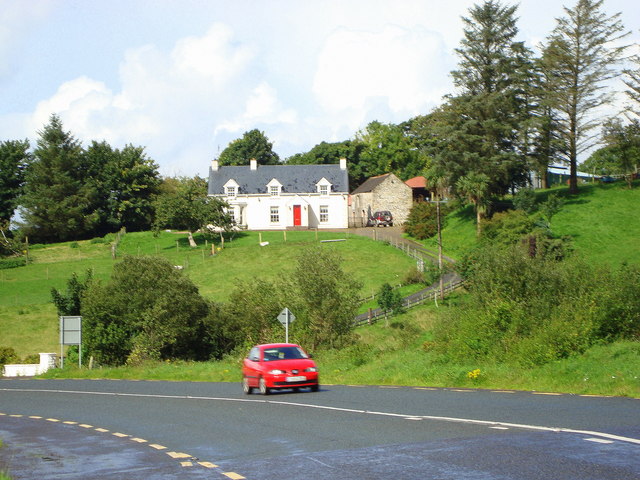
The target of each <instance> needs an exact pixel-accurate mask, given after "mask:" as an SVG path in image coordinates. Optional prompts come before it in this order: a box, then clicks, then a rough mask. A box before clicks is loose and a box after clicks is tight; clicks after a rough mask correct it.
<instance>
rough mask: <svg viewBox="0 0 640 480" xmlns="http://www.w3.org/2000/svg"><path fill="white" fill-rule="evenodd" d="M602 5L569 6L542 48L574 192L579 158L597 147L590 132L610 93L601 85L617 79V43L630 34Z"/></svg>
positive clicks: (581, 1) (595, 0)
mask: <svg viewBox="0 0 640 480" xmlns="http://www.w3.org/2000/svg"><path fill="white" fill-rule="evenodd" d="M603 2H604V0H578V3H577V5H576V6H575V7H574V8H566V7H565V9H564V10H565V16H564V17H562V18H559V19H558V20H557V25H556V27H555V29H554V30H553V32H552V33H551V35H550V36H549V38H548V39H547V41H546V43H545V45H544V54H543V60H544V65H543V67H544V69H545V71H546V72H547V73H548V78H549V79H550V82H549V85H548V89H547V91H546V99H547V103H548V105H550V106H551V108H552V109H553V110H554V111H555V113H556V118H557V120H558V123H559V127H560V128H559V132H560V135H561V137H562V143H563V145H564V146H565V149H564V152H563V156H564V159H565V160H566V161H567V162H568V163H569V166H570V173H571V175H570V180H569V191H570V192H571V193H577V191H578V181H577V179H578V177H577V165H578V156H579V155H580V153H582V152H584V151H585V150H587V149H589V148H590V147H592V146H593V145H594V143H595V137H596V135H595V134H592V133H591V131H592V130H593V129H594V128H596V127H598V126H599V125H600V124H601V123H602V122H601V120H600V119H598V118H595V117H594V116H593V115H592V114H593V111H594V109H597V108H598V107H601V106H602V105H605V104H607V103H608V102H609V101H610V98H611V95H612V93H611V92H608V91H606V90H604V86H603V84H604V83H605V82H606V81H607V80H610V79H612V78H614V77H616V76H618V75H619V72H618V71H617V70H616V69H615V66H616V65H617V63H618V62H619V61H620V59H621V58H622V55H623V53H624V51H625V49H626V46H621V45H615V43H616V42H618V41H619V40H620V39H622V38H623V37H625V36H626V35H627V33H625V32H624V26H623V24H622V22H621V20H620V16H621V14H620V13H617V14H615V15H613V16H607V15H606V14H605V13H604V12H603V10H602V4H603Z"/></svg>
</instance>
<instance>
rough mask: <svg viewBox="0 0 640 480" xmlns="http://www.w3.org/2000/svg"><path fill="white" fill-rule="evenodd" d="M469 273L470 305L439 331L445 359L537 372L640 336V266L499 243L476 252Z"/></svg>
mask: <svg viewBox="0 0 640 480" xmlns="http://www.w3.org/2000/svg"><path fill="white" fill-rule="evenodd" d="M465 275H466V277H467V279H468V281H467V284H466V285H467V288H468V289H469V291H470V296H469V298H468V300H467V302H466V303H464V304H462V305H460V307H459V308H457V309H451V310H448V311H445V313H444V314H443V316H442V318H441V319H440V320H439V321H438V322H437V324H436V326H435V328H434V349H435V350H436V351H437V352H438V353H439V354H440V355H441V356H442V357H443V358H447V359H452V360H457V361H468V360H469V359H478V358H491V359H492V360H496V361H507V362H515V363H519V364H521V365H524V366H532V365H540V364H543V363H546V362H549V361H552V360H556V359H561V358H566V357H569V356H571V355H576V354H581V353H583V352H584V351H586V350H587V349H588V348H589V347H590V346H592V345H594V344H595V343H596V342H600V341H611V340H617V339H624V338H630V339H635V338H639V337H640V299H639V298H638V297H639V296H638V293H637V292H638V291H640V268H638V267H629V266H624V267H622V268H621V269H619V270H617V271H610V270H609V269H608V268H605V267H598V266H592V265H590V264H588V263H586V262H584V261H582V260H580V259H578V258H570V259H566V260H562V261H556V260H553V259H550V258H547V257H543V256H537V257H530V256H528V255H527V254H526V252H524V251H523V250H522V249H521V248H519V247H518V246H512V247H509V248H504V247H501V246H495V245H494V246H484V247H482V248H480V249H478V250H477V251H476V252H475V254H474V256H473V261H467V262H466V266H465Z"/></svg>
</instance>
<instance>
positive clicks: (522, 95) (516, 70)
mask: <svg viewBox="0 0 640 480" xmlns="http://www.w3.org/2000/svg"><path fill="white" fill-rule="evenodd" d="M603 3H604V0H578V1H577V3H576V5H575V6H574V7H573V8H565V9H564V16H562V17H560V18H558V19H557V22H556V26H555V28H554V29H553V31H552V32H551V33H550V34H549V35H548V36H547V38H546V39H545V40H544V41H543V42H542V44H541V45H540V46H539V47H540V49H539V50H540V53H539V54H538V55H536V54H535V53H534V51H533V50H532V49H531V48H529V47H528V46H527V45H525V44H524V42H522V41H520V40H519V39H518V26H517V20H518V19H517V16H516V15H517V8H518V7H517V6H506V5H504V4H502V3H501V2H500V1H498V0H487V1H484V2H483V3H481V4H477V5H474V6H473V7H471V8H470V9H469V11H468V15H467V16H465V17H463V25H464V30H463V38H462V39H461V41H460V46H459V47H458V48H457V49H456V54H457V55H458V57H459V63H458V67H457V69H456V70H454V71H453V72H451V74H452V77H453V79H454V84H455V87H456V91H455V93H451V94H449V95H447V96H445V98H444V99H443V103H442V104H441V105H440V106H438V107H437V108H435V109H434V110H433V111H432V112H430V113H428V114H425V115H419V116H417V117H414V118H411V119H409V120H407V121H405V122H402V123H400V124H391V123H389V124H386V123H382V122H379V121H372V122H370V123H369V124H368V125H367V126H366V127H365V128H363V129H362V130H360V131H358V132H356V134H355V136H354V138H352V139H348V140H345V141H342V142H333V143H328V142H321V143H319V144H318V145H316V146H315V147H313V148H312V149H311V150H309V151H308V152H305V153H298V154H295V155H293V156H291V157H289V158H286V159H281V158H280V157H279V155H278V154H277V153H275V152H274V150H273V144H272V143H271V142H270V141H269V139H268V138H267V137H266V135H265V134H264V132H261V131H259V130H258V129H253V130H250V131H248V132H245V133H244V135H243V136H242V137H241V138H239V139H237V140H234V141H232V142H231V143H230V144H229V145H228V146H227V147H226V148H225V149H224V150H223V151H222V152H221V154H220V156H219V162H220V164H221V165H241V164H248V162H249V160H250V159H252V158H255V159H256V160H257V161H258V163H260V164H276V163H279V162H284V163H288V164H317V163H337V162H338V161H339V159H340V158H342V157H346V158H347V159H348V161H349V177H350V180H349V181H350V188H351V189H354V188H356V187H357V186H358V185H360V184H361V183H362V182H364V181H365V180H366V179H367V178H369V177H371V176H375V175H380V174H384V173H389V172H391V173H394V174H396V175H397V176H398V177H400V178H401V179H403V180H406V179H408V178H411V177H414V176H417V175H424V176H426V177H427V179H428V182H429V186H430V189H432V190H433V191H434V193H436V194H437V195H444V194H445V192H446V194H447V195H450V196H455V197H457V198H459V199H463V200H465V201H467V202H469V203H471V204H473V205H474V206H475V208H476V212H477V216H478V220H481V219H482V217H483V216H484V214H485V212H486V211H487V208H489V206H490V204H491V199H493V198H496V197H501V196H503V195H504V194H506V193H509V192H514V191H516V190H517V189H519V188H521V187H524V186H527V185H528V184H529V183H530V172H532V171H533V172H537V173H538V175H539V177H540V178H541V179H542V181H543V182H544V181H545V180H546V172H547V167H548V165H549V164H551V163H556V162H564V163H567V164H568V165H569V166H570V172H571V180H570V191H571V192H572V193H575V192H576V191H577V188H578V184H577V176H576V173H577V168H578V156H579V155H581V154H583V153H584V152H585V151H587V150H589V149H592V148H593V147H594V145H596V144H597V143H598V142H599V143H600V144H602V145H603V147H602V148H600V149H599V150H597V151H596V152H595V153H594V154H593V155H592V156H591V157H590V159H589V160H588V161H587V162H585V166H584V168H585V169H587V170H588V171H589V172H591V173H595V174H616V175H622V176H625V177H626V178H627V180H628V181H629V182H630V180H631V178H632V176H633V175H634V174H636V173H637V170H638V164H639V160H638V159H639V156H640V154H639V152H640V123H639V121H638V116H639V114H640V108H639V107H638V102H639V101H640V57H639V56H637V55H636V56H634V57H631V58H627V57H626V56H625V55H626V52H627V47H628V46H627V45H625V44H624V43H623V42H624V37H625V36H626V35H627V34H628V32H626V31H625V28H624V26H623V24H622V20H621V14H620V13H618V14H614V15H611V16H609V15H607V14H606V13H605V12H604V10H603ZM625 59H626V60H629V63H628V64H627V65H629V67H628V68H624V69H622V61H623V60H625ZM620 75H622V77H623V82H624V85H625V88H626V93H627V95H628V98H629V101H630V104H629V106H628V108H627V110H626V111H625V112H624V115H621V114H619V115H617V118H613V119H607V118H604V117H602V115H601V114H599V112H600V110H599V108H600V107H603V106H605V105H607V104H608V103H609V102H610V101H611V98H612V96H613V94H614V93H615V92H614V91H613V89H612V88H611V87H610V81H611V80H613V79H615V78H616V77H618V76H620ZM599 127H603V128H602V134H598V128H599ZM187 183H188V184H189V185H186V184H187ZM179 184H180V186H179ZM203 186H204V187H203ZM178 187H179V188H178ZM194 188H195V189H196V190H197V191H198V192H199V193H198V195H200V196H199V198H200V200H199V201H198V202H195V203H194V202H193V201H191V200H192V199H193V198H194V196H193V193H194ZM203 188H204V190H203ZM164 194H170V195H173V200H172V201H169V202H165V204H164V206H163V207H162V208H161V209H160V210H158V209H156V208H155V204H154V202H155V201H156V199H158V198H160V197H162V195H164ZM176 197H178V198H179V200H178V198H176ZM162 198H165V199H166V198H167V197H162ZM205 198H206V184H205V182H204V180H203V179H197V178H196V179H179V180H175V179H173V180H172V179H162V178H161V177H160V176H159V174H158V165H157V164H156V163H155V162H154V161H153V160H152V159H150V158H148V157H147V155H146V154H145V152H144V148H143V147H136V146H133V145H127V146H125V147H124V148H122V149H114V148H112V147H111V146H110V145H108V144H107V143H106V142H104V141H103V142H97V141H93V142H92V143H91V144H90V145H89V146H88V147H87V148H83V147H82V146H81V145H80V143H79V142H78V141H77V140H75V139H74V138H73V136H72V135H71V134H70V133H69V132H65V131H64V130H63V128H62V123H61V121H60V118H59V117H57V116H56V115H52V117H51V119H50V122H49V124H48V125H46V126H45V127H44V129H43V130H42V131H41V132H39V138H38V140H37V145H36V148H35V149H34V150H33V151H32V152H31V151H30V150H29V143H28V141H26V140H25V141H15V140H13V141H5V142H2V143H1V144H0V221H1V222H3V229H2V231H3V232H6V231H7V229H6V225H7V222H8V221H9V219H10V218H11V217H12V215H13V212H14V210H15V209H16V207H17V206H18V205H20V206H21V208H22V210H21V214H22V217H23V224H22V226H21V230H22V233H23V234H25V235H28V236H29V237H30V238H33V239H34V240H36V241H43V242H51V241H61V240H70V239H78V238H86V237H91V236H96V235H103V234H104V233H106V232H112V231H116V230H118V229H120V228H122V227H125V228H127V229H130V230H144V229H149V228H153V227H156V228H162V224H163V223H164V224H169V223H171V222H172V221H180V222H181V223H184V225H180V226H178V225H175V226H176V227H178V228H189V229H193V228H196V227H197V226H199V225H198V224H202V223H203V220H202V219H203V217H212V221H211V222H210V223H213V221H217V222H221V223H224V222H225V221H227V220H228V218H225V217H224V209H223V208H222V207H223V206H222V205H220V204H219V203H216V201H214V200H205ZM167 203H168V204H167ZM196 204H197V205H196ZM185 205H192V206H194V208H196V210H197V211H196V212H191V211H190V214H189V215H185V214H184V207H185ZM186 218H189V221H188V222H183V220H184V219H186ZM187 224H188V225H187ZM478 225H480V221H478ZM0 241H2V239H1V238H0ZM5 243H6V242H5Z"/></svg>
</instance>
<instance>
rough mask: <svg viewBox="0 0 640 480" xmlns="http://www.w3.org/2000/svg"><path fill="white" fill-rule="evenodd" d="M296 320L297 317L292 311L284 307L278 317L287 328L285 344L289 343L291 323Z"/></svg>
mask: <svg viewBox="0 0 640 480" xmlns="http://www.w3.org/2000/svg"><path fill="white" fill-rule="evenodd" d="M295 319H296V316H295V315H294V314H293V313H291V310H289V309H288V308H287V307H284V309H283V310H282V311H281V312H280V314H279V315H278V321H279V322H280V323H281V324H282V325H284V328H285V332H286V333H285V343H289V324H290V323H291V322H293V321H294V320H295Z"/></svg>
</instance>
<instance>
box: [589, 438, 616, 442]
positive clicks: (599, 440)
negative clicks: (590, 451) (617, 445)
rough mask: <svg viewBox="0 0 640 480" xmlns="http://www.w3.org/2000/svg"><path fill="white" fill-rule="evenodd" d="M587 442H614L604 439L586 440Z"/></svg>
mask: <svg viewBox="0 0 640 480" xmlns="http://www.w3.org/2000/svg"><path fill="white" fill-rule="evenodd" d="M585 441H587V442H595V443H613V440H605V439H604V438H585Z"/></svg>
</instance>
